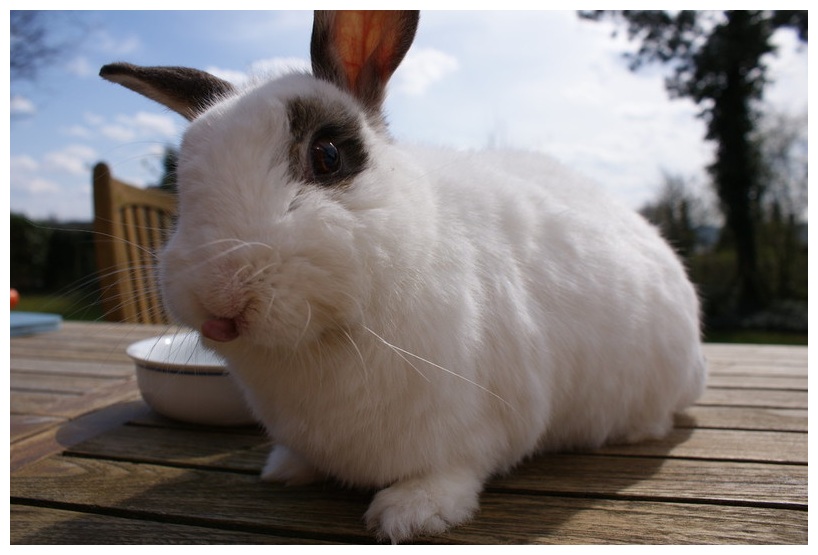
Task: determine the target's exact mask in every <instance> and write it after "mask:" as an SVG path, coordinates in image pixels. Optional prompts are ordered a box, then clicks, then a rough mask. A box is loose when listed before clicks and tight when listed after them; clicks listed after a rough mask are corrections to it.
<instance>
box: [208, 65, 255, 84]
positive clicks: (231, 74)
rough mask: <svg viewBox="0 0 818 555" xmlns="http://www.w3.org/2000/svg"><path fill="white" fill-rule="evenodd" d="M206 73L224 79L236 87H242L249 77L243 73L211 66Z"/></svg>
mask: <svg viewBox="0 0 818 555" xmlns="http://www.w3.org/2000/svg"><path fill="white" fill-rule="evenodd" d="M205 71H206V72H208V73H209V74H211V75H215V76H216V77H218V78H219V79H224V80H225V81H228V82H230V83H233V84H234V85H241V84H243V83H244V82H246V81H247V79H248V75H247V73H245V72H243V71H238V70H235V69H223V68H220V67H215V66H210V67H208V68H205Z"/></svg>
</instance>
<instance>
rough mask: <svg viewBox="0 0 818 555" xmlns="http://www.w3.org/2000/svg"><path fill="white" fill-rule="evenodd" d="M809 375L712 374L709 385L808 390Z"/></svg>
mask: <svg viewBox="0 0 818 555" xmlns="http://www.w3.org/2000/svg"><path fill="white" fill-rule="evenodd" d="M807 385H808V384H807V376H806V375H804V376H741V375H735V374H715V375H714V374H710V375H709V376H708V377H707V386H708V387H720V388H728V387H729V388H734V389H781V390H791V391H807Z"/></svg>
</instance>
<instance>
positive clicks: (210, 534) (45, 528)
mask: <svg viewBox="0 0 818 555" xmlns="http://www.w3.org/2000/svg"><path fill="white" fill-rule="evenodd" d="M10 517H11V518H10V522H9V531H10V543H11V544H12V545H15V544H25V545H50V544H88V545H107V544H111V543H116V544H161V545H167V544H185V545H191V544H220V545H222V544H242V545H247V544H301V543H309V544H313V543H324V542H320V541H318V540H309V539H302V538H289V537H284V536H274V535H270V534H259V533H253V532H243V531H240V530H220V529H218V528H211V527H203V526H188V525H185V524H171V523H167V522H157V521H156V520H141V519H138V518H133V517H131V518H125V517H119V516H112V515H104V514H102V515H100V514H93V513H84V512H77V511H69V510H61V509H52V508H46V507H29V506H26V505H12V506H11V511H10Z"/></svg>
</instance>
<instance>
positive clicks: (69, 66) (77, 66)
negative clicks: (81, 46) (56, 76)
mask: <svg viewBox="0 0 818 555" xmlns="http://www.w3.org/2000/svg"><path fill="white" fill-rule="evenodd" d="M65 69H66V71H68V73H70V74H72V75H76V76H77V77H88V76H89V75H94V74H95V73H96V72H95V71H94V68H93V67H92V66H91V62H89V61H88V58H85V57H84V56H77V57H76V58H74V59H72V60H71V61H69V62H68V63H66V64H65Z"/></svg>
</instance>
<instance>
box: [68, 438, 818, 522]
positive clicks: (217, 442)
mask: <svg viewBox="0 0 818 555" xmlns="http://www.w3.org/2000/svg"><path fill="white" fill-rule="evenodd" d="M269 449H270V442H269V441H268V440H266V439H265V437H264V436H263V435H262V434H252V433H246V434H245V433H237V431H236V430H231V431H219V430H217V429H206V428H203V429H199V430H179V429H161V428H145V427H141V426H122V427H119V428H115V429H112V430H111V431H109V432H107V433H105V434H102V435H100V436H97V437H94V438H91V439H89V440H87V441H85V442H83V443H80V444H77V445H75V446H73V447H72V448H70V449H68V450H67V451H66V454H69V455H81V456H84V457H97V458H106V459H115V460H124V461H129V462H140V463H142V462H146V463H152V464H163V465H173V466H185V467H187V468H212V469H214V470H216V469H218V470H230V471H234V472H247V473H250V474H258V473H260V471H261V468H262V467H263V465H264V462H265V461H266V458H267V454H268V452H269ZM488 487H489V488H490V489H492V490H495V489H511V490H526V491H535V492H540V493H557V494H566V493H571V494H577V495H587V494H589V493H592V492H593V493H594V494H604V495H606V496H610V497H617V496H627V497H629V498H636V497H644V498H646V499H651V500H655V499H658V498H663V497H664V498H667V499H670V500H677V499H687V500H696V501H718V500H732V501H740V502H742V503H759V504H760V503H778V504H790V505H799V504H801V505H803V506H804V507H806V496H807V467H806V466H803V465H762V464H753V463H733V462H720V461H707V460H704V461H702V460H696V461H691V460H684V459H667V460H664V459H660V458H656V457H644V458H640V457H610V456H599V455H595V454H593V453H591V454H545V455H540V456H536V457H533V458H532V459H530V460H529V461H527V462H526V463H524V464H522V465H521V466H520V467H518V468H517V469H515V470H514V471H512V472H511V473H509V474H508V475H506V476H504V477H502V478H498V479H495V480H493V481H491V482H490V483H489V485H488Z"/></svg>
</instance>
